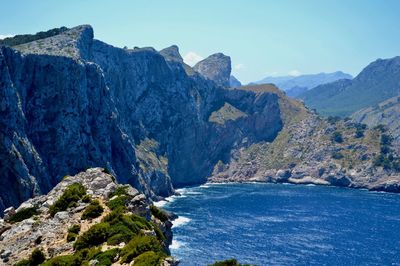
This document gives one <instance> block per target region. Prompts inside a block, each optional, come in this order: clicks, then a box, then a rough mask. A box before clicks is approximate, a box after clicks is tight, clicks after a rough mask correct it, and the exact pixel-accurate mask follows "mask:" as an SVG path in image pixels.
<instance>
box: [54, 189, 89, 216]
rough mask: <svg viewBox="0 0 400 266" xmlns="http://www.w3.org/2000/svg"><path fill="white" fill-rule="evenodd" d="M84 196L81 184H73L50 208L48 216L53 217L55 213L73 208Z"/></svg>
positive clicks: (84, 190) (84, 191) (84, 192)
mask: <svg viewBox="0 0 400 266" xmlns="http://www.w3.org/2000/svg"><path fill="white" fill-rule="evenodd" d="M84 195H86V189H85V188H84V186H82V184H79V183H74V184H72V185H70V186H68V187H67V189H66V190H65V191H64V193H63V194H62V195H61V197H60V198H59V199H58V200H57V201H56V202H55V203H54V204H53V205H51V206H50V209H49V212H50V215H51V216H54V215H55V214H56V213H57V212H60V211H65V210H66V209H68V208H70V207H75V206H76V204H77V202H78V201H79V200H80V199H82V197H83V196H84Z"/></svg>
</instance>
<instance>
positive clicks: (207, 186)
mask: <svg viewBox="0 0 400 266" xmlns="http://www.w3.org/2000/svg"><path fill="white" fill-rule="evenodd" d="M199 187H201V188H209V187H210V185H200V186H199Z"/></svg>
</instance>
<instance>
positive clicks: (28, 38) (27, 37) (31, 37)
mask: <svg viewBox="0 0 400 266" xmlns="http://www.w3.org/2000/svg"><path fill="white" fill-rule="evenodd" d="M66 30H68V28H66V27H61V28H55V29H51V30H48V31H40V32H38V33H36V34H23V35H15V36H14V37H9V38H5V39H3V40H0V46H16V45H20V44H24V43H28V42H33V41H36V40H40V39H44V38H48V37H51V36H54V35H57V34H60V33H62V32H64V31H66Z"/></svg>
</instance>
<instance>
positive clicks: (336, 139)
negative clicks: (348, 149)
mask: <svg viewBox="0 0 400 266" xmlns="http://www.w3.org/2000/svg"><path fill="white" fill-rule="evenodd" d="M332 141H334V142H337V143H342V142H343V136H342V133H341V132H339V131H335V132H333V134H332Z"/></svg>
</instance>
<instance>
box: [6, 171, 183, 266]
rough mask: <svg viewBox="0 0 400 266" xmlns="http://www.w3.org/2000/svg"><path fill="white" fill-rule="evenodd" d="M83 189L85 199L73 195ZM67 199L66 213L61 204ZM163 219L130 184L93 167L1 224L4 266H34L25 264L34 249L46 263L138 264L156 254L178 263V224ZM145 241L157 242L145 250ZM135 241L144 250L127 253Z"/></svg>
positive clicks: (8, 214) (11, 212) (167, 262)
mask: <svg viewBox="0 0 400 266" xmlns="http://www.w3.org/2000/svg"><path fill="white" fill-rule="evenodd" d="M79 186H80V189H82V194H81V195H79V194H77V193H76V191H79V190H76V189H75V190H73V193H72V194H71V193H70V194H68V192H67V191H68V190H71V188H72V187H75V188H77V187H79ZM78 196H80V198H79V197H78ZM63 198H64V199H65V200H67V202H66V203H64V204H65V208H64V209H62V207H63V205H62V204H60V203H63V201H62V199H63ZM95 202H96V203H97V204H98V205H99V206H101V207H98V205H96V204H95ZM71 203H74V204H71ZM54 206H57V208H58V209H56V211H54V210H55V208H54ZM91 206H97V208H94V209H93V208H92V207H91ZM90 208H92V209H90ZM28 210H29V211H28ZM88 210H91V211H88ZM94 210H96V211H94ZM85 213H86V214H85ZM160 213H161V215H160ZM85 215H86V216H85ZM163 215H164V216H165V215H166V214H165V213H163V212H162V211H160V210H158V209H154V207H150V202H149V201H148V199H147V198H146V197H145V195H143V194H141V193H139V192H138V191H137V190H136V189H134V188H133V187H131V186H129V185H119V184H118V183H116V182H115V178H114V177H113V176H111V175H109V174H107V173H105V170H104V169H102V168H93V169H88V170H87V171H85V172H82V173H79V174H77V175H75V176H67V177H65V178H64V179H63V180H62V181H61V182H60V183H59V184H58V185H57V186H56V187H55V188H54V189H52V190H51V191H50V192H49V193H48V194H47V195H42V196H38V197H35V198H32V199H30V200H28V201H26V202H24V203H23V204H21V206H20V207H19V208H18V209H16V210H14V209H13V208H10V209H8V210H6V215H5V220H0V237H1V240H0V250H1V253H0V257H1V259H2V265H13V264H14V263H16V262H21V264H20V265H28V264H22V260H26V259H28V258H29V257H30V256H31V254H32V252H33V251H34V250H36V251H35V252H37V251H38V250H40V251H41V252H42V253H43V255H44V256H45V258H46V262H44V264H43V265H84V264H85V263H89V265H111V264H112V265H129V262H130V261H131V260H134V262H133V265H136V262H139V261H141V260H142V259H143V256H144V255H141V254H143V253H144V252H147V253H146V254H147V255H148V254H153V253H154V254H157V255H154V254H153V255H154V256H156V257H157V256H159V258H158V257H157V258H158V259H160V260H162V261H163V262H162V263H163V264H162V265H175V264H176V261H175V260H174V259H173V258H171V257H169V255H168V254H169V249H168V246H169V244H170V243H171V241H172V232H171V225H172V224H171V222H170V221H169V217H168V216H165V217H164V216H163ZM88 216H89V217H88ZM103 228H105V231H104V232H103V231H102V230H100V229H103ZM120 233H123V235H121V234H120ZM139 240H142V241H144V242H145V241H148V240H151V241H152V243H153V245H152V246H150V245H147V246H144V245H145V243H140V242H139ZM135 241H136V242H135ZM135 243H136V245H138V246H137V247H136V248H137V250H140V251H139V252H138V253H137V254H132V255H127V254H128V253H127V251H128V248H129V250H131V251H132V250H134V248H135V247H133V245H134V244H135ZM140 245H143V246H140ZM125 247H127V248H125ZM124 248H125V249H124ZM149 252H150V253H149ZM151 252H153V253H151ZM155 252H156V253H155ZM31 257H34V256H33V255H32V256H31ZM157 258H156V259H157ZM123 261H125V262H123ZM56 262H57V263H59V264H57V263H56ZM62 263H67V264H62ZM68 263H69V264H68ZM74 263H75V264H74ZM29 265H31V264H29ZM32 265H36V264H35V263H33V264H32Z"/></svg>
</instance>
